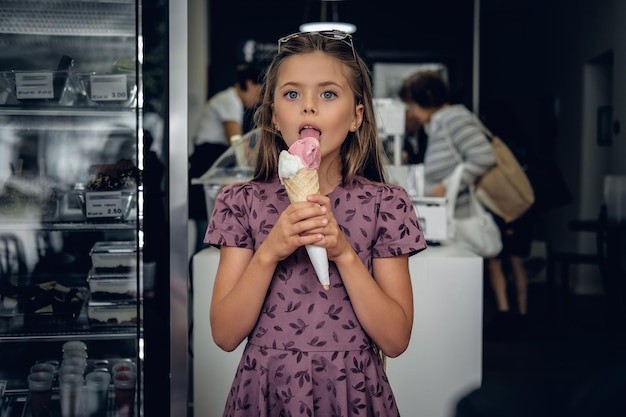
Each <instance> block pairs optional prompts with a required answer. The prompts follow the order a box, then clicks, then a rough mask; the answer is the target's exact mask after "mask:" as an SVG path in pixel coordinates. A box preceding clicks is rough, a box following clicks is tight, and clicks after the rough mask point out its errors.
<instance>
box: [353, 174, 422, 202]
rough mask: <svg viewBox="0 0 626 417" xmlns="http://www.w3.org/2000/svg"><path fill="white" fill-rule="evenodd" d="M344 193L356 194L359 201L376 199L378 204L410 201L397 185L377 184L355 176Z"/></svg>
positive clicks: (404, 191) (402, 189)
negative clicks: (370, 198)
mask: <svg viewBox="0 0 626 417" xmlns="http://www.w3.org/2000/svg"><path fill="white" fill-rule="evenodd" d="M344 189H345V191H346V192H348V193H352V194H357V197H358V198H360V199H363V198H367V197H368V196H371V197H376V200H377V201H378V202H385V201H391V200H396V199H404V200H407V201H410V197H409V195H408V193H407V191H406V190H405V189H404V188H403V187H401V186H400V185H398V184H394V183H390V182H377V181H372V180H370V179H367V178H365V177H362V176H358V175H357V176H355V177H354V178H353V179H352V181H351V182H350V183H349V184H347V185H346V186H345V187H344Z"/></svg>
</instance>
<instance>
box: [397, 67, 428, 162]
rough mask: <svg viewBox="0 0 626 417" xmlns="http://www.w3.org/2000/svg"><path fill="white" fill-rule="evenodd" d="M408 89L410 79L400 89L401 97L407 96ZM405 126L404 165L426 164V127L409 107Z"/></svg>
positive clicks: (406, 112)
mask: <svg viewBox="0 0 626 417" xmlns="http://www.w3.org/2000/svg"><path fill="white" fill-rule="evenodd" d="M407 88H408V79H407V80H405V81H404V82H403V84H402V86H401V87H400V93H399V95H400V97H403V96H406V94H407V91H406V89H407ZM405 104H406V103H405ZM404 126H405V128H404V138H403V139H404V140H403V146H402V163H403V164H405V165H407V164H410V165H412V164H421V163H423V162H424V154H425V153H426V143H427V141H428V137H427V136H426V131H425V130H424V126H423V125H422V124H421V123H420V121H419V119H418V118H417V117H416V116H415V114H414V112H412V111H410V108H409V106H407V109H406V111H405V114H404Z"/></svg>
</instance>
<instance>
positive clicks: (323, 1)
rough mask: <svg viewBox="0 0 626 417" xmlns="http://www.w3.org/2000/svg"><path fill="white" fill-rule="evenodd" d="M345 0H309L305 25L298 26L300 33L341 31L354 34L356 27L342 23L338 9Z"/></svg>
mask: <svg viewBox="0 0 626 417" xmlns="http://www.w3.org/2000/svg"><path fill="white" fill-rule="evenodd" d="M343 3H346V1H345V0H309V1H308V2H307V13H306V15H305V18H306V20H305V23H303V24H301V25H300V31H301V32H320V31H324V30H341V31H343V32H346V33H354V32H356V25H354V24H352V23H348V22H344V21H342V19H341V17H342V16H340V7H343Z"/></svg>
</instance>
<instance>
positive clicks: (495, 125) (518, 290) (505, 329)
mask: <svg viewBox="0 0 626 417" xmlns="http://www.w3.org/2000/svg"><path fill="white" fill-rule="evenodd" d="M480 118H481V120H482V121H483V123H484V124H485V126H486V127H487V128H488V129H489V130H490V131H491V133H493V134H494V135H495V136H497V137H499V138H500V139H502V140H503V141H504V142H505V143H506V144H507V146H508V147H509V148H510V149H511V151H512V152H513V154H514V155H515V157H516V158H517V160H518V161H519V163H520V165H521V166H522V167H525V168H527V167H528V164H529V159H530V155H529V144H528V139H527V135H526V133H525V129H524V128H523V126H522V125H521V123H520V121H519V120H518V118H517V117H516V116H515V111H514V110H513V107H512V106H511V104H510V103H507V102H501V101H492V102H489V103H485V104H483V105H482V106H481V109H480ZM494 218H495V219H496V223H497V224H498V227H499V228H500V234H501V236H502V251H501V252H500V254H498V256H496V257H495V258H491V259H489V260H488V262H487V272H488V274H489V282H490V284H491V289H492V291H493V295H494V298H495V302H496V310H497V312H496V315H495V317H494V318H493V320H492V321H491V322H490V323H489V325H488V326H487V327H486V328H485V338H487V339H501V338H508V337H523V336H524V335H525V334H526V333H527V332H528V317H527V309H528V277H527V274H526V270H525V268H524V260H525V259H526V258H528V256H529V255H530V249H531V244H532V239H533V227H534V224H535V218H536V216H535V210H534V207H531V208H530V209H529V210H528V211H527V212H526V213H524V214H523V215H522V216H521V217H520V218H519V219H517V220H515V221H512V222H509V223H506V222H505V221H504V220H503V219H502V218H501V217H499V216H497V215H494ZM509 270H510V273H511V275H512V277H513V284H514V288H515V291H509V290H508V285H507V284H508V279H507V272H508V271H509ZM510 293H514V294H515V299H514V300H509V294H510Z"/></svg>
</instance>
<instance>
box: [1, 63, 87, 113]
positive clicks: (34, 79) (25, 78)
mask: <svg viewBox="0 0 626 417" xmlns="http://www.w3.org/2000/svg"><path fill="white" fill-rule="evenodd" d="M1 77H2V78H3V81H2V82H0V98H1V100H2V101H0V104H2V105H18V106H31V105H32V106H42V105H43V106H49V105H54V106H72V105H74V103H75V101H76V95H77V86H76V83H75V82H74V79H73V78H72V73H71V71H69V70H54V71H53V70H33V71H18V70H15V71H3V72H2V73H1Z"/></svg>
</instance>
